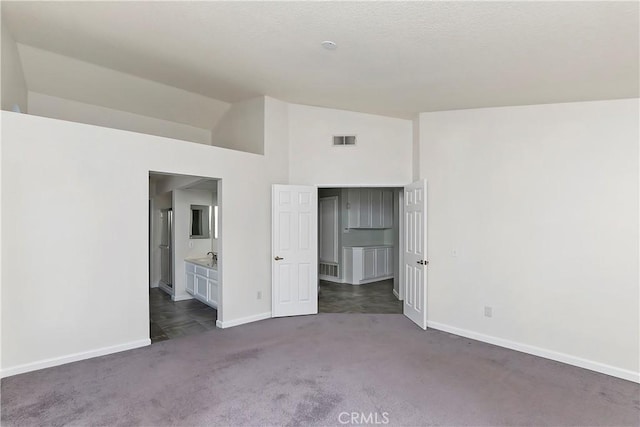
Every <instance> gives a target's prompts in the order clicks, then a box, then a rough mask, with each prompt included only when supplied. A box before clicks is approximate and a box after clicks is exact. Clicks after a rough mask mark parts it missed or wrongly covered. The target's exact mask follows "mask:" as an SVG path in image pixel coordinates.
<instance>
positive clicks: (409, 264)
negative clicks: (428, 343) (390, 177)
mask: <svg viewBox="0 0 640 427" xmlns="http://www.w3.org/2000/svg"><path fill="white" fill-rule="evenodd" d="M403 244H404V261H403V272H404V277H403V279H404V315H405V316H407V317H408V318H409V319H411V320H412V321H413V322H415V323H416V324H417V325H418V326H420V327H421V328H422V329H427V264H428V261H427V182H426V181H417V182H414V183H413V184H410V185H408V186H406V187H405V188H404V242H403Z"/></svg>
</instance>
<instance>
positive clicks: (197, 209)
mask: <svg viewBox="0 0 640 427" xmlns="http://www.w3.org/2000/svg"><path fill="white" fill-rule="evenodd" d="M189 230H190V233H189V238H190V239H210V238H211V207H210V206H206V205H191V225H190V227H189Z"/></svg>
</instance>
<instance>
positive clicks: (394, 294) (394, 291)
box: [393, 289, 435, 329]
mask: <svg viewBox="0 0 640 427" xmlns="http://www.w3.org/2000/svg"><path fill="white" fill-rule="evenodd" d="M393 296H394V297H396V298H397V299H398V300H399V299H400V294H398V292H396V290H395V289H394V290H393ZM434 329H435V328H434Z"/></svg>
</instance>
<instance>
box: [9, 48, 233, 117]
mask: <svg viewBox="0 0 640 427" xmlns="http://www.w3.org/2000/svg"><path fill="white" fill-rule="evenodd" d="M18 50H19V52H20V57H21V59H22V64H23V69H24V75H25V79H26V82H27V87H28V88H29V90H30V91H33V92H36V93H41V94H45V95H50V96H55V97H59V98H64V99H69V100H73V101H78V102H81V103H85V104H92V105H98V106H101V107H106V108H110V109H113V110H120V111H126V112H129V113H133V114H138V115H141V116H145V117H153V118H156V119H160V120H166V121H169V122H174V123H181V124H184V125H189V126H193V127H196V128H199V129H207V130H208V129H212V128H213V127H214V126H215V124H216V123H217V121H218V120H219V119H220V117H222V115H223V114H224V113H225V112H226V111H227V109H229V106H230V104H228V103H226V102H223V101H219V100H217V99H213V98H208V97H206V96H202V95H200V94H197V93H193V92H188V91H185V90H182V89H178V88H175V87H172V86H167V85H164V84H162V83H157V82H154V81H151V80H147V79H143V78H140V77H137V76H134V75H131V74H126V73H121V72H119V71H115V70H111V69H109V68H105V67H101V66H98V65H94V64H90V63H88V62H84V61H79V60H77V59H74V58H70V57H68V56H64V55H59V54H57V53H53V52H49V51H46V50H42V49H38V48H35V47H32V46H28V45H24V44H20V43H18Z"/></svg>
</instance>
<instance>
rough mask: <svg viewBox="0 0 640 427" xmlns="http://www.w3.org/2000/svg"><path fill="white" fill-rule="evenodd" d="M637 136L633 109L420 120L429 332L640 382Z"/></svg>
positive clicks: (537, 109)
mask: <svg viewBox="0 0 640 427" xmlns="http://www.w3.org/2000/svg"><path fill="white" fill-rule="evenodd" d="M638 127H639V108H638V100H633V99H631V100H619V101H601V102H585V103H570V104H555V105H537V106H526V107H506V108H489V109H478V110H463V111H450V112H438V113H425V114H421V115H420V172H421V175H422V177H424V178H427V179H428V203H429V208H428V215H429V217H428V223H429V240H428V250H429V260H430V263H429V285H428V320H429V325H430V326H433V327H436V328H445V329H447V328H448V329H449V330H452V331H454V332H458V333H462V334H467V335H470V334H471V336H476V337H479V338H481V339H487V338H489V339H493V340H494V341H495V340H496V339H497V340H498V341H497V342H499V343H500V344H502V345H512V344H514V343H515V344H517V345H520V348H523V349H525V350H527V351H533V352H536V351H537V352H538V353H539V354H543V355H546V356H548V357H552V358H556V359H560V360H565V361H569V362H571V363H575V364H579V365H580V364H582V365H583V366H586V367H590V368H592V369H597V370H601V371H605V372H608V373H611V374H614V375H619V376H622V377H626V378H630V379H631V378H635V380H636V381H637V380H638V371H639V366H638V363H639V358H640V354H639V345H640V343H639V337H640V327H639V317H638V316H639V303H638V301H639V297H640V295H639V290H638V282H639V277H638V255H639V254H638V242H639V237H638V191H639V187H638V175H639V170H638V154H639V153H638V141H639V135H638ZM453 249H456V250H457V253H458V255H457V257H453V256H452V255H451V251H452V250H453ZM485 306H491V307H493V317H492V318H487V317H484V315H483V310H484V307H485ZM523 346H524V347H523Z"/></svg>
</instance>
